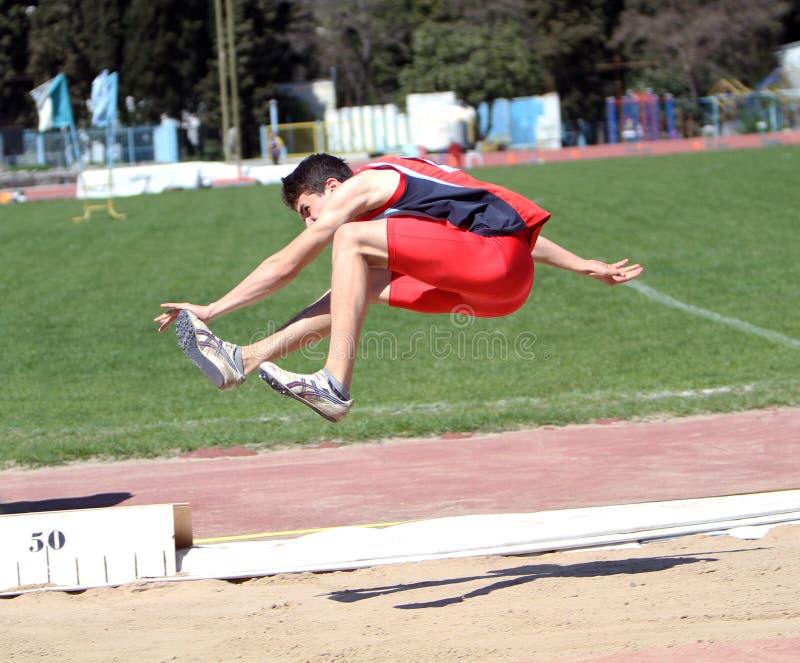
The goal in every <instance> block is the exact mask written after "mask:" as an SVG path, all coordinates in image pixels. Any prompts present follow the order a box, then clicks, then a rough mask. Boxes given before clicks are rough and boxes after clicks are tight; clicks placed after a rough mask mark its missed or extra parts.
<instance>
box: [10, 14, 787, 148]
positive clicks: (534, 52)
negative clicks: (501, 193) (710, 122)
mask: <svg viewBox="0 0 800 663" xmlns="http://www.w3.org/2000/svg"><path fill="white" fill-rule="evenodd" d="M233 7H234V12H233V13H234V26H235V41H236V61H237V71H238V79H239V95H240V108H241V118H240V121H241V126H242V136H243V138H244V139H245V145H244V150H245V154H246V155H247V154H253V153H254V152H255V151H256V150H257V138H256V137H257V134H256V130H255V129H256V127H257V126H258V125H260V124H264V123H265V122H266V121H267V119H268V117H269V112H268V104H269V100H270V99H272V98H276V99H278V100H279V107H280V109H281V111H282V117H281V118H280V119H281V121H285V120H286V115H288V114H291V117H292V120H294V121H300V120H304V119H313V118H310V117H307V114H308V111H307V110H306V109H304V108H303V106H302V105H301V104H299V103H298V102H296V101H293V100H291V99H287V98H282V97H281V95H280V94H279V91H278V85H279V84H280V83H287V82H292V81H302V80H311V79H317V78H332V79H333V80H334V81H335V88H336V95H337V101H338V104H339V105H340V106H353V105H364V104H382V103H390V102H394V103H399V104H402V103H403V99H404V97H405V95H406V94H407V93H410V92H431V91H442V90H454V91H455V92H456V93H457V95H458V96H459V98H460V99H462V100H463V101H465V102H467V103H470V104H472V105H477V104H479V103H480V102H482V101H491V100H493V99H496V98H500V97H514V96H525V95H532V94H541V93H544V92H549V91H556V92H558V93H559V95H560V96H561V100H562V114H563V116H564V117H565V118H566V119H567V120H577V119H578V118H582V119H584V120H587V121H589V122H592V121H597V120H599V119H601V117H602V113H603V104H602V100H603V99H604V98H605V97H606V96H610V95H615V94H618V93H620V92H621V91H624V90H625V89H627V88H634V89H644V88H652V89H653V90H655V91H656V92H658V93H671V94H673V95H675V96H677V97H681V98H689V99H692V98H697V97H698V96H703V95H704V94H706V93H707V92H708V90H709V89H710V88H711V87H712V86H713V85H714V83H715V82H716V81H718V80H720V79H721V78H736V79H739V80H741V81H742V82H743V83H744V84H745V85H750V86H752V85H754V84H756V83H757V82H758V81H759V80H760V79H761V78H762V77H763V76H765V75H766V74H768V73H769V72H770V71H771V70H772V69H773V68H774V67H775V65H776V62H775V55H774V52H775V49H776V47H777V46H778V45H780V44H782V43H787V42H791V41H796V40H798V39H800V0H794V1H789V0H581V1H579V0H491V1H489V2H487V1H486V0H234V2H233ZM103 69H108V70H111V71H118V72H120V79H119V80H120V103H119V115H120V119H121V121H122V122H123V123H125V124H140V123H150V122H157V121H158V120H159V118H160V117H161V116H162V115H164V114H166V115H168V116H171V117H175V118H181V116H182V114H183V113H184V112H186V113H192V114H194V115H197V116H198V117H199V118H200V119H201V121H202V123H203V125H204V126H205V127H208V128H213V130H214V131H217V132H218V127H219V126H220V106H219V82H218V78H217V75H218V68H217V61H216V45H215V24H214V2H213V0H159V1H158V2H153V0H38V2H37V1H35V0H28V1H27V2H25V1H23V2H15V1H13V0H0V126H8V125H17V126H28V127H32V126H34V125H35V116H36V112H35V108H34V106H33V102H32V100H31V98H30V96H29V95H28V92H29V91H30V90H31V89H32V88H33V87H35V86H36V85H38V84H40V83H42V82H44V81H45V80H47V79H49V78H52V77H53V76H55V75H56V74H57V73H59V72H64V73H66V75H67V77H68V80H69V86H70V93H71V96H72V101H73V109H74V112H75V116H76V121H77V122H78V123H86V122H87V121H88V115H89V114H88V109H87V108H86V107H85V104H84V103H83V101H84V100H85V99H87V98H88V97H89V92H90V89H91V82H92V80H93V78H94V77H95V76H96V75H97V74H98V73H99V72H100V71H102V70H103Z"/></svg>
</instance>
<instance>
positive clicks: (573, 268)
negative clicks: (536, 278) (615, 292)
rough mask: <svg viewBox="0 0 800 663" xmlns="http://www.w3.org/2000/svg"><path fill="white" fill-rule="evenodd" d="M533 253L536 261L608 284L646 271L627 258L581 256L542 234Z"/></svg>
mask: <svg viewBox="0 0 800 663" xmlns="http://www.w3.org/2000/svg"><path fill="white" fill-rule="evenodd" d="M531 255H532V256H533V262H535V263H538V264H543V265H550V266H551V267H558V268H559V269H565V270H567V271H569V272H575V273H576V274H583V275H584V276H588V277H590V278H593V279H595V280H596V281H600V282H601V283H605V284H606V285H619V284H620V283H627V282H628V281H632V280H633V279H635V278H636V277H637V276H639V274H641V273H642V272H643V271H644V267H642V266H641V265H639V264H636V265H629V264H628V259H627V258H625V259H623V260H620V261H619V262H614V263H605V262H602V261H600V260H587V259H585V258H581V257H580V256H577V255H575V254H574V253H572V252H571V251H568V250H567V249H565V248H564V247H562V246H559V245H558V244H556V243H555V242H552V241H550V240H549V239H547V238H546V237H542V236H541V235H540V236H539V239H538V240H536V245H535V246H534V248H533V252H532V253H531Z"/></svg>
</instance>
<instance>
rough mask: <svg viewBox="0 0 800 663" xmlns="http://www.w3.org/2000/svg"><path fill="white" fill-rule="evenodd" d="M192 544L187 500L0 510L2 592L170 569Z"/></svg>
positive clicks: (122, 579) (114, 580) (107, 581)
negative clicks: (0, 512)
mask: <svg viewBox="0 0 800 663" xmlns="http://www.w3.org/2000/svg"><path fill="white" fill-rule="evenodd" d="M191 545H192V525H191V515H190V511H189V505H188V504H154V505H145V506H120V507H110V508H104V509H79V510H73V511H47V512H41V513H23V514H15V515H8V516H0V593H1V592H13V591H15V590H18V589H27V588H31V587H37V586H50V587H75V588H79V587H92V586H94V587H96V586H100V585H114V584H122V583H126V582H133V581H135V580H140V579H145V578H163V577H169V576H173V575H175V573H176V570H175V551H176V550H177V549H181V548H187V547H190V546H191Z"/></svg>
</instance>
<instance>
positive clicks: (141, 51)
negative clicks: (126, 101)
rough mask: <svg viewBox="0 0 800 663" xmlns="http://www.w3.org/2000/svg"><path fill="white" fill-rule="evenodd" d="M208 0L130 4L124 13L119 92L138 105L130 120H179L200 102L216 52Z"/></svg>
mask: <svg viewBox="0 0 800 663" xmlns="http://www.w3.org/2000/svg"><path fill="white" fill-rule="evenodd" d="M212 7H213V5H212V4H211V3H210V2H208V0H161V1H160V2H152V0H130V6H129V7H128V9H127V11H126V12H125V16H124V21H123V27H124V35H125V36H124V47H123V59H122V66H121V68H120V93H121V94H122V95H123V96H130V97H132V98H133V101H134V104H135V106H134V108H135V110H134V112H133V114H132V115H133V116H132V117H130V118H128V119H129V121H131V122H156V121H158V120H159V119H160V117H161V115H162V114H167V115H169V116H170V117H174V118H178V119H180V117H181V114H182V111H184V110H187V111H195V110H197V109H198V107H199V104H200V97H199V95H198V92H197V84H198V83H199V82H200V81H201V80H202V79H203V77H204V76H205V74H206V71H207V67H208V65H209V62H210V61H212V53H213V44H214V42H213V15H212V14H211V13H210V12H211V11H212Z"/></svg>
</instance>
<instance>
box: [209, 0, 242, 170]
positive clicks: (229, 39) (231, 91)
mask: <svg viewBox="0 0 800 663" xmlns="http://www.w3.org/2000/svg"><path fill="white" fill-rule="evenodd" d="M214 23H215V25H216V33H217V66H218V71H219V105H220V111H221V115H222V151H223V154H224V155H225V161H226V162H228V161H236V164H237V166H239V167H241V160H242V143H241V132H240V130H239V79H238V76H237V74H236V44H235V42H234V33H233V0H225V7H224V9H223V4H222V0H214ZM229 95H230V101H229ZM231 137H233V141H231ZM231 143H233V144H231Z"/></svg>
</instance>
